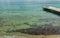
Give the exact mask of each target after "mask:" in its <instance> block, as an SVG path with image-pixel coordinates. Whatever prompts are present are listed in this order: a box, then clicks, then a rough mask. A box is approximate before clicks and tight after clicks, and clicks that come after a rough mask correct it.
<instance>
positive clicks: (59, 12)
mask: <svg viewBox="0 0 60 38" xmlns="http://www.w3.org/2000/svg"><path fill="white" fill-rule="evenodd" d="M43 11H46V12H50V13H53V14H55V15H58V16H60V11H56V10H52V9H47V8H43Z"/></svg>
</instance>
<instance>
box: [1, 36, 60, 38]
mask: <svg viewBox="0 0 60 38" xmlns="http://www.w3.org/2000/svg"><path fill="white" fill-rule="evenodd" d="M0 38H60V35H46V36H44V35H26V36H15V35H12V36H7V35H4V36H0Z"/></svg>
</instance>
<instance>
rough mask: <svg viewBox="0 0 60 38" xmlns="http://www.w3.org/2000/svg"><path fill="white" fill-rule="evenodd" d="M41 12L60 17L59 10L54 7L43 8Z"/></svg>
mask: <svg viewBox="0 0 60 38" xmlns="http://www.w3.org/2000/svg"><path fill="white" fill-rule="evenodd" d="M43 10H44V11H47V12H51V13H54V14H58V15H60V8H56V7H52V6H44V7H43Z"/></svg>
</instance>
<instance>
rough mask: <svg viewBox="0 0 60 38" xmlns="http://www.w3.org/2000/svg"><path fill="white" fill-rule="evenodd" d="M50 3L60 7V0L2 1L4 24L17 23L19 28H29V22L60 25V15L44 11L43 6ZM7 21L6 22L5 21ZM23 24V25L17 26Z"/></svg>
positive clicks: (1, 12)
mask: <svg viewBox="0 0 60 38" xmlns="http://www.w3.org/2000/svg"><path fill="white" fill-rule="evenodd" d="M45 5H49V6H54V7H57V8H60V2H59V1H58V2H55V1H54V2H52V1H49V2H34V1H32V2H21V1H19V2H3V3H0V17H2V18H3V22H1V23H2V24H5V25H16V27H17V28H29V27H30V26H28V25H25V24H23V23H25V22H27V23H29V24H37V25H44V24H49V23H51V24H53V25H60V24H59V23H60V16H58V15H55V14H52V13H49V12H46V11H43V6H45ZM4 21H5V22H4ZM17 25H21V26H17Z"/></svg>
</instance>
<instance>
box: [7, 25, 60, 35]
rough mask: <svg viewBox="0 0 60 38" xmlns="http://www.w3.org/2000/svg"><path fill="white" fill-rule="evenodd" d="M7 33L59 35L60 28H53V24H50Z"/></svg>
mask: <svg viewBox="0 0 60 38" xmlns="http://www.w3.org/2000/svg"><path fill="white" fill-rule="evenodd" d="M7 32H20V33H24V34H30V35H59V34H60V26H53V25H51V24H48V25H42V26H39V27H35V28H29V29H16V30H11V31H7Z"/></svg>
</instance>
